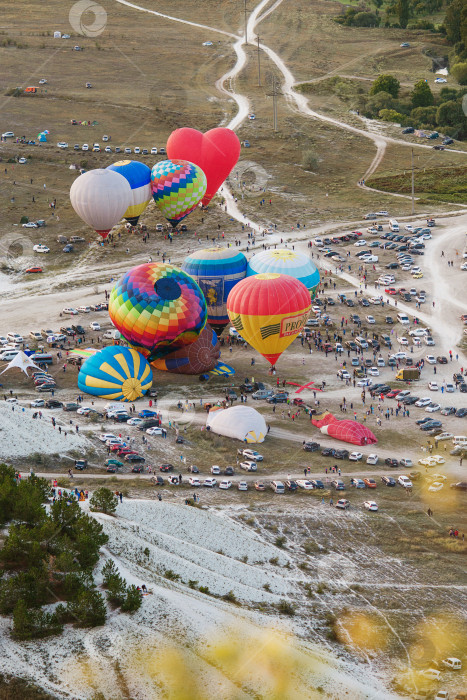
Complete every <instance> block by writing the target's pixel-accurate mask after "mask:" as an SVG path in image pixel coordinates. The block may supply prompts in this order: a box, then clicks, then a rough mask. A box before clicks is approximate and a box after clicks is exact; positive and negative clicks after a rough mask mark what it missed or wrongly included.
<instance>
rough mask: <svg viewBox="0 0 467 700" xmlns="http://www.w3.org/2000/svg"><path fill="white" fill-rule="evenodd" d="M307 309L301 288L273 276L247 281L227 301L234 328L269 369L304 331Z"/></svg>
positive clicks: (283, 277)
mask: <svg viewBox="0 0 467 700" xmlns="http://www.w3.org/2000/svg"><path fill="white" fill-rule="evenodd" d="M310 307H311V300H310V293H309V291H308V289H307V288H306V287H305V285H304V284H302V283H301V282H299V281H298V280H296V279H294V278H293V277H290V276H289V275H279V274H275V273H262V274H258V275H254V276H253V277H246V278H245V279H244V280H242V281H241V282H239V283H238V284H236V285H235V287H234V288H233V289H232V291H231V292H230V294H229V297H228V299H227V311H228V314H229V318H230V320H231V322H232V325H233V326H234V328H236V330H237V331H238V332H239V333H240V335H241V336H242V338H244V339H245V340H246V341H247V343H249V344H250V345H251V346H252V347H254V348H255V350H257V351H258V352H259V353H261V355H263V357H265V358H266V359H267V360H268V361H269V362H270V363H271V364H272V365H274V364H275V362H276V361H277V359H278V357H280V355H281V354H282V353H283V352H284V350H285V349H286V348H287V347H288V346H289V345H290V343H291V342H292V341H293V340H295V338H296V337H297V335H298V334H299V333H300V331H301V330H302V328H303V327H304V325H305V323H306V321H307V319H308V313H309V311H310Z"/></svg>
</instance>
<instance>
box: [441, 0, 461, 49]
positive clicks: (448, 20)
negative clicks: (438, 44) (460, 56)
mask: <svg viewBox="0 0 467 700" xmlns="http://www.w3.org/2000/svg"><path fill="white" fill-rule="evenodd" d="M464 6H465V0H452V2H451V3H450V4H449V5H448V7H447V9H446V16H445V18H444V27H445V29H446V37H447V40H448V41H449V42H450V43H451V44H457V42H459V41H461V14H462V10H463V8H464Z"/></svg>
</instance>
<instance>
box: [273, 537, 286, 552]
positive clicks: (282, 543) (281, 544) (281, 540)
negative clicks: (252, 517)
mask: <svg viewBox="0 0 467 700" xmlns="http://www.w3.org/2000/svg"><path fill="white" fill-rule="evenodd" d="M286 541H287V540H286V538H285V537H276V541H275V542H274V544H275V545H276V547H280V548H281V549H282V548H283V547H284V546H285V543H286Z"/></svg>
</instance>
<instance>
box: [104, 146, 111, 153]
mask: <svg viewBox="0 0 467 700" xmlns="http://www.w3.org/2000/svg"><path fill="white" fill-rule="evenodd" d="M104 153H112V148H111V147H110V146H106V147H105V148H104Z"/></svg>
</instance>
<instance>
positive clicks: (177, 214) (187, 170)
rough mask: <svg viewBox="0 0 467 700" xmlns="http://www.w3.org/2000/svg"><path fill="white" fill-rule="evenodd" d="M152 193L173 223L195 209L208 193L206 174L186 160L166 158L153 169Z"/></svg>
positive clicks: (176, 222) (158, 205)
mask: <svg viewBox="0 0 467 700" xmlns="http://www.w3.org/2000/svg"><path fill="white" fill-rule="evenodd" d="M151 183H152V196H153V197H154V201H155V203H156V205H157V207H158V208H159V209H160V211H161V212H162V214H163V215H164V216H165V218H166V219H168V220H169V221H170V223H171V224H172V226H176V225H177V224H178V223H179V222H180V221H182V219H184V218H185V216H188V214H189V213H190V212H192V211H193V209H196V207H197V206H198V204H199V203H200V201H201V200H202V199H203V197H204V194H205V192H206V187H207V181H206V175H205V174H204V172H203V171H202V170H201V168H199V167H198V166H197V165H194V164H193V163H189V162H188V161H187V160H163V161H161V162H160V163H156V165H155V166H154V167H153V169H152V170H151Z"/></svg>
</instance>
